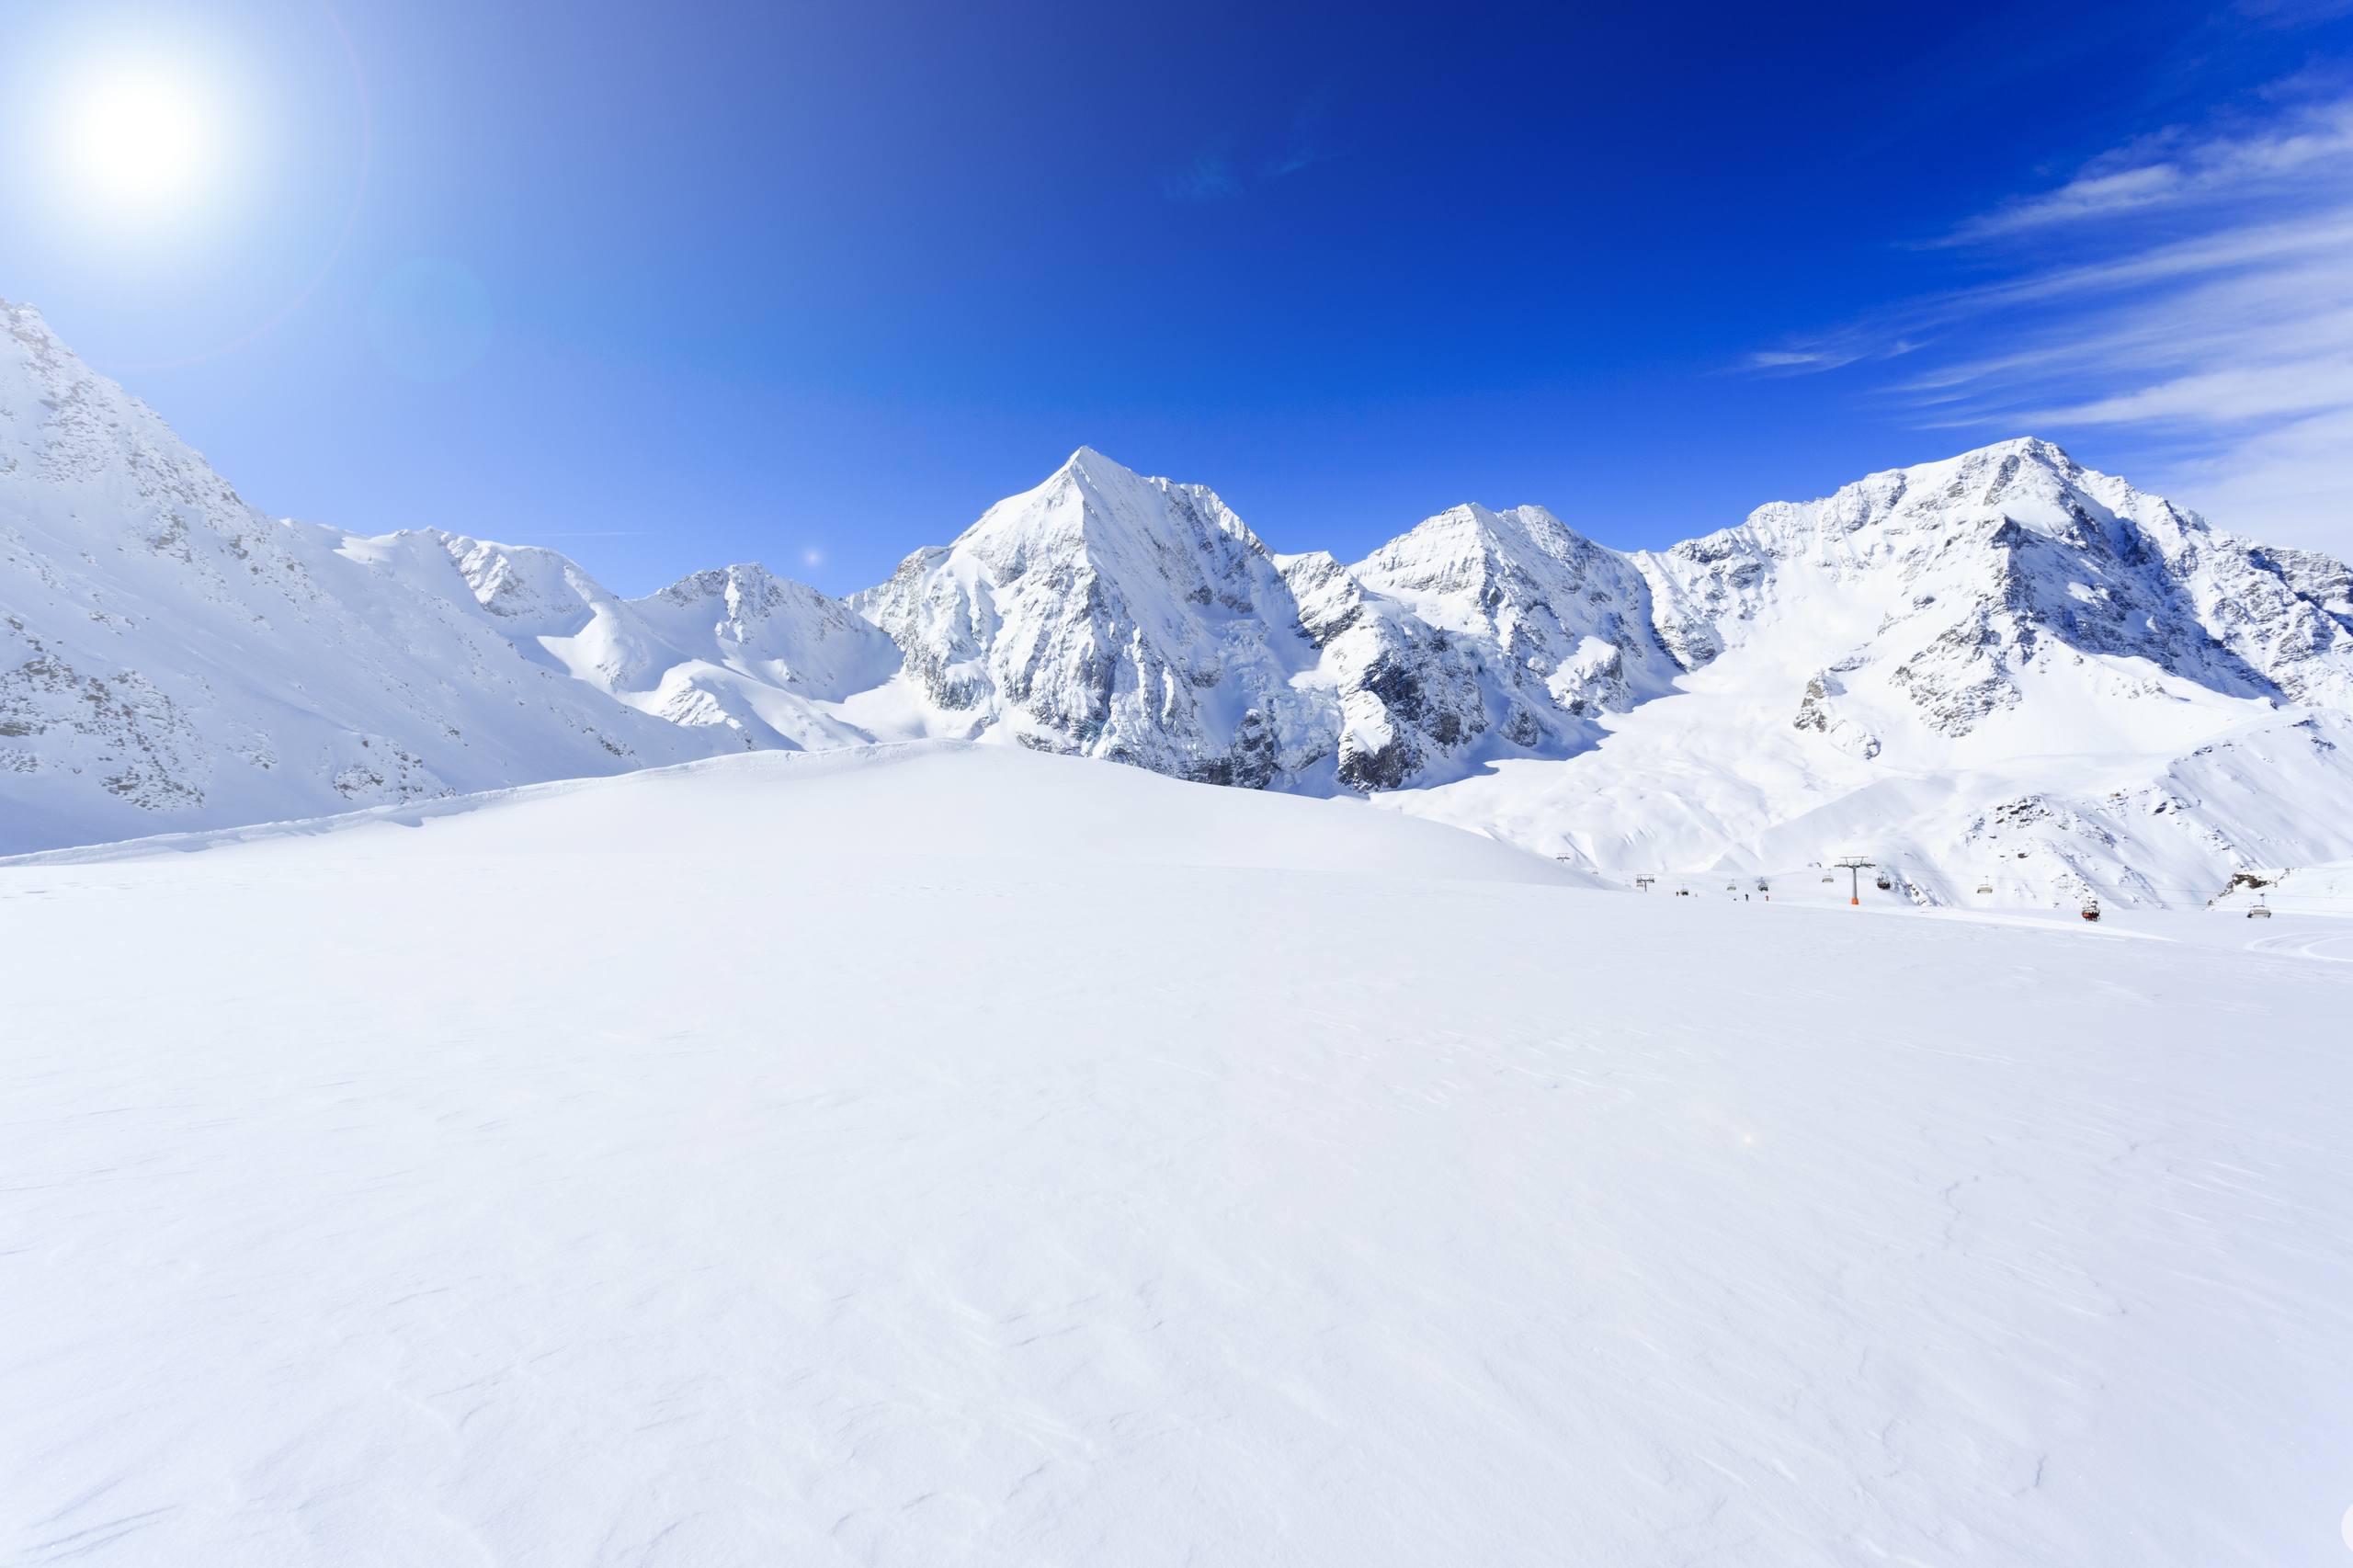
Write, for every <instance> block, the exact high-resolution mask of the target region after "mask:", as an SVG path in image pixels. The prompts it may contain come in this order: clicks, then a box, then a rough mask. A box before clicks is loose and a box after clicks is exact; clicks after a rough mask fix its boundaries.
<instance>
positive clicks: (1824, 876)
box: [1822, 871, 1838, 882]
mask: <svg viewBox="0 0 2353 1568" xmlns="http://www.w3.org/2000/svg"><path fill="white" fill-rule="evenodd" d="M1822 880H1823V881H1825V882H1831V881H1837V880H1838V879H1837V878H1836V877H1834V876H1832V875H1831V874H1830V873H1829V872H1827V871H1824V872H1823V873H1822Z"/></svg>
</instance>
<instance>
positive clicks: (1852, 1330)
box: [0, 747, 2353, 1568]
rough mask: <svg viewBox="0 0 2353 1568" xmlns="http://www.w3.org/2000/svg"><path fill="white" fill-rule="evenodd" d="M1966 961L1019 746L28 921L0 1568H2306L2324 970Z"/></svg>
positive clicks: (860, 769) (837, 768)
mask: <svg viewBox="0 0 2353 1568" xmlns="http://www.w3.org/2000/svg"><path fill="white" fill-rule="evenodd" d="M185 847H186V846H179V848H181V849H184V848H185ZM1992 918H1993V917H1990V916H1988V917H1969V916H1956V917H1953V918H1949V919H1921V918H1905V919H1874V918H1870V917H1869V916H1868V915H1861V916H1859V915H1855V914H1853V913H1852V912H1850V911H1847V910H1846V909H1843V908H1840V909H1836V910H1828V909H1804V908H1794V907H1789V906H1787V905H1784V904H1780V903H1776V904H1773V905H1769V906H1768V905H1766V904H1763V903H1746V904H1743V903H1730V902H1726V901H1724V900H1723V899H1722V897H1721V895H1719V897H1718V898H1717V899H1715V900H1713V901H1701V900H1694V899H1680V900H1677V899H1669V898H1658V897H1653V898H1648V899H1644V898H1640V897H1634V896H1631V895H1626V894H1620V893H1603V892H1581V891H1579V890H1577V889H1575V888H1574V887H1571V886H1568V885H1565V883H1564V881H1563V879H1562V878H1560V877H1559V876H1558V875H1556V873H1555V872H1554V870H1553V869H1552V867H1550V866H1549V865H1547V864H1545V863H1544V862H1542V861H1540V860H1536V859H1531V858H1529V857H1526V856H1524V855H1521V854H1519V853H1518V852H1516V851H1513V850H1510V849H1507V848H1506V847H1504V846H1498V845H1495V844H1493V843H1489V842H1485V841H1483V840H1480V839H1478V838H1474V837H1472V836H1469V835H1460V834H1455V833H1452V832H1449V831H1448V830H1445V829H1442V828H1439V827H1438V826H1435V825H1433V824H1425V823H1417V822H1414V821H1410V820H1405V819H1401V818H1398V817H1396V816H1394V815H1392V814H1390V813H1386V812H1380V811H1378V810H1373V809H1368V808H1367V807H1365V806H1364V805H1362V804H1360V803H1358V802H1354V801H1341V800H1300V799H1289V798H1284V797H1281V796H1279V795H1273V794H1267V793H1259V792H1249V791H1243V790H1209V789H1202V788H1199V787H1194V786H1187V785H1181V784H1177V783H1174V782H1171V781H1169V780H1166V779H1164V778H1154V777H1153V776H1151V775H1149V774H1146V773H1143V772H1141V771H1138V770H1135V769H1131V768H1117V767H1102V766H1100V765H1097V764H1089V763H1086V762H1079V761H1072V760H1065V759H1062V758H1054V757H1042V756H1029V755H1026V754H1025V753H1023V752H1022V751H1020V750H1019V749H1017V748H1013V747H995V748H991V747H968V748H962V749H959V750H950V751H945V752H942V751H938V750H932V749H926V748H889V749H875V750H869V751H859V752H848V753H834V754H828V755H824V756H798V755H768V756H732V757H727V758H722V759H718V760H715V761H710V762H705V763H699V764H694V765H691V766H688V767H680V768H673V769H663V770H652V771H646V772H642V773H638V774H634V775H631V776H629V777H627V778H605V779H597V780H594V781H590V782H586V783H582V784H577V785H568V786H565V785H559V786H544V787H540V788H537V789H533V790H523V791H517V792H515V793H513V794H510V795H507V796H505V797H502V798H498V799H494V800H490V801H450V802H439V803H434V802H426V803H423V804H420V805H416V806H409V807H395V808H384V809H382V811H381V812H380V813H379V814H378V815H377V817H376V818H375V819H374V820H371V821H368V822H363V823H360V824H355V825H347V826H346V827H344V828H342V829H340V830H336V831H326V832H316V831H300V832H284V831H280V832H276V833H269V834H265V835H259V836H258V838H257V840H256V842H250V843H243V844H230V845H223V846H218V847H214V848H210V849H207V850H205V851H204V852H202V853H193V854H191V853H184V852H175V851H172V850H154V851H151V852H150V853H148V854H146V855H144V856H137V857H130V858H126V857H125V856H123V855H121V854H119V853H117V854H115V855H112V856H110V857H108V858H105V859H103V860H101V861H99V862H98V863H91V864H57V863H48V864H40V865H23V864H17V865H0V952H5V953H6V954H7V955H8V960H9V963H8V991H7V998H6V1008H5V1010H0V1036H4V1037H5V1038H6V1042H7V1049H6V1051H0V1104H5V1105H6V1121H7V1131H6V1136H5V1137H0V1191H5V1192H6V1194H7V1195H8V1196H7V1199H6V1202H5V1203H0V1346H5V1350H6V1353H5V1355H0V1561H5V1562H10V1563H24V1564H28V1565H29V1564H34V1563H51V1562H73V1563H75V1564H79V1565H82V1568H131V1565H133V1564H139V1565H145V1564H192V1563H204V1564H210V1563H265V1562H266V1563H290V1564H292V1563H301V1564H313V1563H314V1564H335V1565H338V1568H343V1565H356V1564H386V1565H392V1564H401V1565H408V1564H421V1563H430V1564H442V1563H461V1562H462V1563H473V1562H484V1563H500V1564H507V1565H513V1568H536V1565H546V1568H557V1565H562V1568H576V1565H579V1564H616V1565H618V1564H631V1565H637V1568H688V1565H690V1564H693V1565H708V1564H722V1563H723V1564H738V1563H803V1562H807V1563H830V1562H860V1563H870V1564H876V1565H881V1568H897V1565H907V1568H918V1565H919V1568H938V1565H940V1564H949V1563H954V1564H962V1565H965V1568H992V1565H995V1564H1007V1565H1010V1564H1034V1563H1045V1562H1052V1563H1088V1564H1094V1563H1120V1564H1138V1565H1143V1564H1153V1565H1158V1564H1171V1565H1173V1564H1177V1563H1183V1562H1216V1563H1244V1562H1279V1563H1284V1564H1290V1565H1296V1568H1325V1565H1329V1568H1392V1565H1395V1568H1405V1565H1412V1568H1425V1565H1427V1564H1432V1563H1478V1564H1487V1565H1496V1568H1517V1565H1521V1564H1529V1565H1532V1564H1539V1563H1542V1564H1568V1565H1578V1568H1583V1565H1591V1568H1603V1565H1609V1568H1616V1565H1621V1564H1628V1563H1637V1564H1649V1563H1666V1562H1675V1563H1691V1564H1718V1565H1725V1568H1731V1565H1739V1568H1760V1565H1782V1564H1789V1565H1797V1564H1827V1563H1865V1562H1888V1563H1904V1562H1910V1563H1934V1564H1961V1563H1967V1564H1972V1565H1983V1568H2050V1565H2052V1564H2071V1565H2073V1564H2099V1565H2109V1564H2115V1565H2119V1568H2121V1565H2123V1564H2139V1563H2147V1562H2169V1563H2195V1564H2201V1565H2204V1564H2222V1563H2234V1564H2236V1563H2247V1564H2256V1563H2260V1564H2265V1565H2267V1568H2274V1565H2279V1568H2285V1565H2300V1564H2307V1563H2309V1564H2314V1565H2318V1564H2323V1563H2330V1562H2337V1561H2339V1560H2341V1558H2342V1556H2343V1547H2342V1546H2341V1544H2339V1542H2338V1541H2337V1539H2336V1531H2337V1520H2338V1518H2339V1517H2340V1516H2341V1515H2342V1513H2343V1511H2344V1507H2345V1505H2346V1497H2347V1494H2346V1490H2345V1488H2346V1484H2347V1471H2346V1459H2347V1450H2346V1433H2347V1427H2346V1417H2345V1411H2344V1400H2343V1383H2344V1378H2343V1372H2344V1369H2345V1356H2346V1347H2347V1345H2348V1344H2353V1244H2349V1243H2348V1241H2347V1238H2348V1237H2353V1140H2347V1138H2346V1137H2345V1135H2344V1127H2343V1119H2344V1107H2345V1106H2346V1104H2347V1096H2348V1095H2353V1055H2348V1053H2347V1051H2345V1050H2344V1049H2343V1047H2342V1045H2341V1043H2340V1040H2339V1038H2338V1037H2339V1035H2340V1034H2341V1032H2342V1030H2341V1028H2339V1027H2338V1026H2339V1025H2341V1021H2342V1019H2343V1017H2344V1015H2345V1011H2346V1008H2347V1004H2348V1003H2353V965H2347V964H2345V963H2337V962H2324V961H2316V960H2320V959H2324V958H2326V957H2329V956H2330V955H2331V953H2332V952H2335V953H2342V952H2344V951H2345V950H2346V949H2343V948H2342V947H2341V946H2339V947H2337V948H2336V949H2309V950H2307V949H2306V947H2305V946H2304V945H2305V944H2310V943H2313V942H2318V941H2323V940H2325V939H2326V938H2327V937H2328V935H2329V930H2328V929H2324V927H2327V928H2330V929H2334V930H2336V931H2340V932H2341V931H2344V930H2348V929H2353V926H2348V925H2347V922H2344V921H2341V920H2340V921H2335V922H2326V921H2322V920H2318V919H2315V918H2313V917H2309V916H2300V915H2282V916H2279V917H2278V918H2276V919H2273V920H2271V921H2268V922H2262V923H2257V922H2250V921H2245V920H2243V919H2240V918H2238V917H2237V916H2235V915H2227V916H2225V915H2190V914H2158V915H2143V914H2138V913H2135V912H2131V911H2123V912H2119V913H2117V914H2114V915H2111V916H2110V917H2109V921H2107V922H2105V923H2103V925H2102V926H2101V927H2099V928H2097V929H2086V928H2084V927H2083V926H2081V923H2080V922H2076V921H2074V920H2073V919H2072V917H2070V918H2069V919H2068V920H2067V921H2066V922H2065V924H2064V925H2059V924H2056V923H2053V922H2047V921H2046V922H2043V923H2041V924H2040V928H2020V927H2021V926H2028V927H2031V926H2034V925H2035V917H2034V916H2031V915H2012V916H2009V917H2007V918H2008V919H2009V920H2010V921H2011V922H2013V924H2007V925H1995V924H1991V923H1988V922H1990V920H1991V919H1992ZM2165 938H2172V939H2169V940H2168V939H2165ZM2249 941H2257V942H2262V943H2266V944H2268V945H2269V946H2268V950H2257V951H2248V950H2246V949H2245V943H2247V942H2249ZM2300 952H2304V953H2307V956H2302V957H2298V956H2295V955H2296V954H2297V953H2300ZM126 953H134V954H137V955H138V960H139V961H138V978H139V980H140V982H141V983H139V984H136V985H131V984H125V983H124V969H123V955H125V954H126ZM1695 954H1698V955H1704V960H1695V959H1694V955H1695ZM1695 963H1699V964H1702V965H1703V967H1704V970H1705V979H1706V982H1707V983H1705V984H1695V983H1693V979H1694V970H1695Z"/></svg>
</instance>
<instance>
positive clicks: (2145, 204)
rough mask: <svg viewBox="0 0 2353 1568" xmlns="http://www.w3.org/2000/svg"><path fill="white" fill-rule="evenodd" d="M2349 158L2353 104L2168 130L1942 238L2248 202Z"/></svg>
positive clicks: (1969, 238)
mask: <svg viewBox="0 0 2353 1568" xmlns="http://www.w3.org/2000/svg"><path fill="white" fill-rule="evenodd" d="M2348 156H2353V101H2337V102H2325V103H2319V104H2310V105H2303V106H2299V107H2298V108H2295V109H2293V110H2291V111H2290V113H2289V114H2288V115H2287V116H2286V117H2284V118H2283V119H2279V120H2278V121H2276V122H2274V123H2271V124H2267V125H2262V126H2258V127H2255V128H2252V129H2250V130H2248V131H2245V133H2243V134H2235V135H2234V134H2214V133H2209V134H2207V135H2205V136H2203V137H2192V136H2188V135H2187V134H2185V133H2184V132H2181V131H2167V132H2165V134H2163V135H2160V136H2154V137H2146V138H2143V139H2142V140H2141V141H2139V142H2134V143H2132V144H2131V145H2128V146H2125V147H2120V148H2118V149H2116V150H2115V151H2114V152H2111V153H2108V154H2106V155H2105V156H2103V157H2100V158H2097V159H2095V160H2094V161H2093V162H2092V163H2091V164H2089V165H2086V167H2085V168H2084V169H2083V170H2082V171H2081V172H2079V173H2078V174H2077V175H2076V176H2075V178H2073V179H2071V180H2069V181H2067V183H2065V184H2064V185H2063V186H2060V187H2058V188H2057V189H2055V190H2049V191H2043V192H2040V193H2039V194H2036V195H2032V196H2026V197H2021V198H2019V199H2018V200H2015V201H2011V202H2007V203H2005V204H2004V205H2003V206H2001V207H1999V208H1997V209H1995V210H1993V211H1991V212H1984V213H1980V214H1979V215H1977V216H1976V217H1974V218H1972V219H1970V220H1969V221H1968V222H1964V223H1962V224H1961V226H1960V227H1959V228H1957V229H1955V230H1954V231H1953V233H1951V234H1949V235H1948V236H1946V239H1945V240H1944V242H1942V243H1945V244H1969V243H1972V242H1976V241H1983V240H1989V239H1995V238H1997V237H2000V236H2003V235H2008V234H2018V233H2024V232H2026V231H2029V230H2035V229H2046V228H2051V227H2052V226H2055V225H2059V224H2067V223H2081V222H2086V221H2088V220H2094V219H2104V218H2113V217H2117V216H2120V215H2122V214H2127V213H2134V212H2139V211H2141V210H2144V209H2149V208H2154V207H2161V206H2168V205H2174V204H2179V203H2185V202H2194V201H2199V200H2207V199H2215V198H2222V197H2227V198H2230V199H2236V200H2241V201H2244V200H2247V199H2252V198H2254V197H2256V196H2257V195H2259V194H2260V188H2259V187H2263V186H2264V185H2266V184H2269V183H2274V182H2289V183H2292V182H2294V181H2296V180H2297V179H2299V178H2300V177H2301V176H2304V175H2306V174H2308V173H2310V172H2313V171H2314V170H2319V171H2322V172H2325V171H2326V170H2327V169H2328V168H2329V167H2330V166H2332V165H2342V164H2343V163H2344V161H2345V160H2346V159H2347V157H2348Z"/></svg>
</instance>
